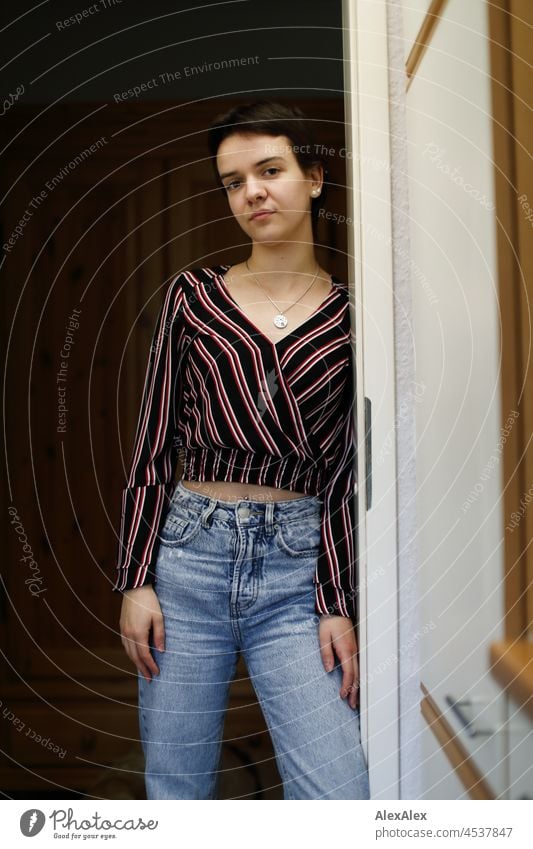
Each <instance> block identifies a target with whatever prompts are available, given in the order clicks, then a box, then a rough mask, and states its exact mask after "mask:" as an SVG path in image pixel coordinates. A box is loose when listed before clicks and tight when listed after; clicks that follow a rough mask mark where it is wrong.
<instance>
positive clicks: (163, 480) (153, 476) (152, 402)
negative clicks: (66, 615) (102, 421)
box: [113, 275, 183, 591]
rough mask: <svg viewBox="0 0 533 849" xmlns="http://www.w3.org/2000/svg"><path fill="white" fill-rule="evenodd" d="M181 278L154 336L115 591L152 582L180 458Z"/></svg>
mask: <svg viewBox="0 0 533 849" xmlns="http://www.w3.org/2000/svg"><path fill="white" fill-rule="evenodd" d="M180 276H181V275H178V277H176V278H174V280H173V281H171V283H170V284H169V286H168V289H167V291H166V294H165V298H164V301H163V304H162V306H161V309H160V311H159V315H158V318H157V322H156V326H155V330H154V333H153V337H152V344H151V347H150V354H149V358H148V365H147V368H146V375H145V382H144V389H143V395H142V403H141V409H140V414H139V420H138V424H137V431H136V435H135V440H134V446H133V453H132V459H131V465H130V471H129V475H128V479H127V482H126V488H125V489H124V490H123V493H122V516H121V525H120V535H119V546H118V549H119V550H118V558H117V566H116V568H117V577H116V582H115V585H114V586H113V590H114V591H115V590H118V591H123V590H127V589H133V588H136V587H141V586H143V585H144V584H153V583H155V580H156V578H155V571H154V566H155V562H156V559H157V553H158V550H159V545H160V539H159V530H160V528H161V525H162V523H163V521H164V518H165V514H166V512H167V510H168V507H169V503H170V499H171V497H172V494H173V492H174V488H175V481H174V476H175V472H176V466H177V456H178V447H177V444H176V443H177V440H176V420H177V416H178V407H179V405H178V396H179V390H180V368H179V366H180V343H181V337H182V335H183V328H182V323H181V322H180V316H179V311H180V306H181V303H182V300H183V288H182V286H181V285H180Z"/></svg>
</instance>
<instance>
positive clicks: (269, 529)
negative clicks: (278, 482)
mask: <svg viewBox="0 0 533 849" xmlns="http://www.w3.org/2000/svg"><path fill="white" fill-rule="evenodd" d="M265 533H266V535H267V536H272V534H273V533H274V502H273V501H267V503H266V505H265Z"/></svg>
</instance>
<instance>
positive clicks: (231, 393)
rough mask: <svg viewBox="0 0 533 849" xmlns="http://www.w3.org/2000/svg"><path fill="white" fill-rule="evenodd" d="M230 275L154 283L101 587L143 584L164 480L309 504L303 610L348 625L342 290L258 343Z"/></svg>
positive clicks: (350, 547) (348, 445) (347, 425)
mask: <svg viewBox="0 0 533 849" xmlns="http://www.w3.org/2000/svg"><path fill="white" fill-rule="evenodd" d="M229 268H231V265H218V266H213V267H202V268H194V269H192V270H190V271H184V272H182V273H180V274H178V276H177V277H175V278H173V279H172V280H171V282H170V284H169V285H168V288H167V291H166V294H165V298H164V302H163V305H162V307H161V309H160V312H159V316H158V319H157V324H156V327H155V331H154V336H153V340H152V346H151V348H150V356H149V360H148V365H147V369H146V378H145V384H144V390H143V400H142V405H141V411H140V416H139V422H138V425H137V432H136V436H135V443H134V448H133V457H132V461H131V468H130V472H129V476H128V480H127V485H126V488H125V489H124V491H123V497H122V519H121V527H120V538H119V554H118V562H117V570H118V571H117V579H116V583H115V585H114V587H113V589H114V590H126V589H131V588H134V587H140V586H142V585H144V584H146V583H152V584H153V583H155V582H156V580H157V576H156V573H155V563H156V559H157V553H158V549H159V544H160V539H159V531H160V529H161V526H162V524H163V522H164V519H165V515H166V512H167V510H168V508H169V503H170V499H171V497H172V494H173V492H174V488H175V485H176V482H175V480H174V478H175V471H176V467H177V460H178V456H180V457H181V460H182V462H183V480H195V481H216V480H219V481H239V482H241V483H250V484H263V485H265V486H272V487H280V488H285V489H289V490H293V491H297V492H302V493H305V494H306V495H310V494H312V495H318V496H319V497H320V499H321V531H322V533H321V543H320V549H319V554H318V559H317V568H316V571H315V575H314V587H315V599H316V604H315V607H316V612H317V613H319V614H324V613H332V614H335V615H340V616H353V617H355V616H356V606H355V605H356V540H355V534H354V530H355V521H356V514H355V499H356V492H357V483H356V470H355V465H354V463H355V452H356V432H355V416H354V414H353V407H354V404H355V395H354V391H353V387H354V378H353V367H352V363H353V357H352V346H351V334H352V327H351V320H350V310H349V298H348V288H347V286H346V284H344V283H343V282H341V281H340V280H339V279H338V278H337V277H335V276H332V281H333V286H332V289H331V291H330V292H329V294H328V295H327V297H326V298H325V300H324V301H323V302H322V304H321V305H320V306H319V307H318V308H317V309H316V310H315V311H314V312H313V313H312V314H311V315H310V316H309V317H308V318H307V319H306V320H305V321H304V322H303V323H302V324H300V325H299V326H298V327H296V328H295V329H294V330H293V331H292V332H290V333H288V334H287V335H285V336H284V337H282V338H281V339H280V340H278V341H277V342H272V341H271V340H270V339H269V338H268V337H267V336H266V335H265V334H264V333H262V332H261V331H260V330H259V329H258V328H257V327H256V326H255V324H253V322H252V321H251V320H250V319H249V318H248V317H247V316H246V315H245V313H244V312H243V310H242V309H241V308H240V307H239V306H238V304H237V303H236V301H235V300H234V299H233V297H232V295H231V294H230V292H229V289H228V288H227V286H226V283H225V281H224V278H223V274H224V273H225V272H226V271H227V270H228V269H229Z"/></svg>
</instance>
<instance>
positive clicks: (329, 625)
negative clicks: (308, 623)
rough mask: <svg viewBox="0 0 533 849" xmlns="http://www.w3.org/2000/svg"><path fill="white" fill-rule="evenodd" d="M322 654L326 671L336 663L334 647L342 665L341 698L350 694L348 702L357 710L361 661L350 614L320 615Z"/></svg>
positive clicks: (319, 632) (319, 633)
mask: <svg viewBox="0 0 533 849" xmlns="http://www.w3.org/2000/svg"><path fill="white" fill-rule="evenodd" d="M318 639H319V642H320V654H321V656H322V663H323V664H324V668H325V670H326V672H331V670H332V669H333V667H334V665H335V659H334V656H333V649H335V653H336V654H337V657H338V658H339V661H340V664H341V666H342V686H341V689H340V696H341V699H345V698H346V696H348V695H349V699H348V704H349V705H350V707H351V708H352V709H353V710H355V708H356V707H357V702H358V699H359V663H358V660H357V639H356V636H355V631H354V627H353V623H352V620H351V619H350V617H348V616H330V615H324V616H321V617H320V621H319V624H318Z"/></svg>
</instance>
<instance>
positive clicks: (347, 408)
mask: <svg viewBox="0 0 533 849" xmlns="http://www.w3.org/2000/svg"><path fill="white" fill-rule="evenodd" d="M353 386H354V378H353V370H352V363H351V362H350V364H349V369H348V378H347V380H346V388H345V391H344V393H343V394H344V398H343V404H342V411H343V412H342V418H341V424H340V427H339V431H338V435H337V439H336V448H335V453H334V457H333V460H332V463H331V464H330V466H329V467H328V481H327V484H326V487H325V488H324V490H323V492H322V499H323V501H322V516H321V531H322V534H321V543H320V550H319V555H318V562H317V568H316V574H315V578H314V582H315V610H316V612H317V613H318V614H328V613H329V614H333V615H335V616H350V617H352V618H353V619H354V620H355V619H356V617H357V608H356V603H357V597H356V593H357V589H356V580H357V577H356V568H357V548H356V546H357V539H356V535H355V529H356V523H357V518H356V516H357V514H356V470H355V465H354V464H355V457H356V451H357V436H356V425H355V415H354V403H355V400H354V399H355V395H354V391H353Z"/></svg>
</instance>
